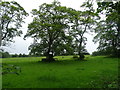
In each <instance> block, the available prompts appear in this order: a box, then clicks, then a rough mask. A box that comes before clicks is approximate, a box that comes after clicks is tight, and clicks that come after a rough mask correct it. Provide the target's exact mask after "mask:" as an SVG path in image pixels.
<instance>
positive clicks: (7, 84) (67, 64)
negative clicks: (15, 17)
mask: <svg viewBox="0 0 120 90" xmlns="http://www.w3.org/2000/svg"><path fill="white" fill-rule="evenodd" d="M42 58H44V57H25V58H4V59H1V60H2V63H7V64H12V65H17V66H19V67H21V73H20V74H19V75H17V74H5V75H3V76H2V87H3V88H117V87H118V86H117V81H118V60H120V59H118V58H108V57H103V56H96V57H95V56H86V58H85V60H84V61H77V60H74V59H73V58H72V56H57V57H55V58H58V60H57V61H56V62H51V63H48V62H39V61H40V60H41V59H42Z"/></svg>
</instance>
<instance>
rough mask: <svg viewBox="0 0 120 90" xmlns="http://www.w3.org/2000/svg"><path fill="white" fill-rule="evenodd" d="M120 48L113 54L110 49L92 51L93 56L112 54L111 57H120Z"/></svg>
mask: <svg viewBox="0 0 120 90" xmlns="http://www.w3.org/2000/svg"><path fill="white" fill-rule="evenodd" d="M119 53H120V50H117V51H116V52H114V54H112V51H110V50H109V51H108V50H98V51H95V52H93V53H92V56H111V57H118V58H119V57H120V55H119Z"/></svg>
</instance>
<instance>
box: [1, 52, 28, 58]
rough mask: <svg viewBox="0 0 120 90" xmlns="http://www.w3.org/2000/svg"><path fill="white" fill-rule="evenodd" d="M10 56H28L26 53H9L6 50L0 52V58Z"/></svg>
mask: <svg viewBox="0 0 120 90" xmlns="http://www.w3.org/2000/svg"><path fill="white" fill-rule="evenodd" d="M10 57H30V55H26V54H10V53H8V52H0V58H10Z"/></svg>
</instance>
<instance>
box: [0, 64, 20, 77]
mask: <svg viewBox="0 0 120 90" xmlns="http://www.w3.org/2000/svg"><path fill="white" fill-rule="evenodd" d="M0 66H1V67H2V75H5V74H17V75H19V74H20V73H21V68H20V67H19V66H16V65H10V64H5V63H2V65H0Z"/></svg>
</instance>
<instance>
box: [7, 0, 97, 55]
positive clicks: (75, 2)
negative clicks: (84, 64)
mask: <svg viewBox="0 0 120 90" xmlns="http://www.w3.org/2000/svg"><path fill="white" fill-rule="evenodd" d="M5 1H16V2H18V3H19V4H20V5H21V6H22V7H23V8H24V9H25V10H26V11H27V12H28V13H30V12H31V10H32V9H38V7H39V6H40V5H41V4H43V3H51V2H53V0H5ZM59 1H60V2H61V5H62V6H67V7H71V8H74V9H76V10H80V5H81V4H82V3H83V1H85V0H59ZM31 21H32V18H31V16H29V17H27V18H26V19H25V23H24V24H23V26H22V28H21V30H22V31H23V35H22V37H16V38H14V41H15V43H11V45H10V46H8V47H7V48H6V51H8V52H9V53H12V54H13V53H17V54H19V53H25V54H28V53H29V51H28V47H29V45H30V44H31V43H32V42H33V39H31V38H27V39H26V40H23V36H24V35H25V34H26V32H27V25H28V24H29V23H30V22H31ZM85 36H86V37H87V39H88V41H87V45H86V49H87V50H88V52H89V53H92V52H93V51H95V50H96V48H97V47H98V44H94V43H93V42H92V39H93V35H90V34H85Z"/></svg>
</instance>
